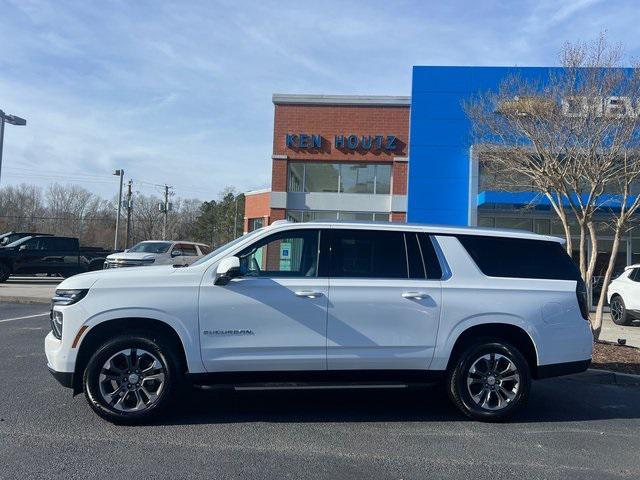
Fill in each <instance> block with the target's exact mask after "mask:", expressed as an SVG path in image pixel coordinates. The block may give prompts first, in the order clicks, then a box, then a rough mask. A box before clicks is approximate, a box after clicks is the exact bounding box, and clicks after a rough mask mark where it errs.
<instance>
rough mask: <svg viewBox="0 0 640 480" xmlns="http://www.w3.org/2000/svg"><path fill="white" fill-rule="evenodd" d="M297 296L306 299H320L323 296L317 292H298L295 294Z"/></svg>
mask: <svg viewBox="0 0 640 480" xmlns="http://www.w3.org/2000/svg"><path fill="white" fill-rule="evenodd" d="M293 293H295V294H296V297H304V298H318V297H321V296H322V295H323V294H322V292H319V291H317V290H297V291H295V292H293Z"/></svg>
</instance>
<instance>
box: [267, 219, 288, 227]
mask: <svg viewBox="0 0 640 480" xmlns="http://www.w3.org/2000/svg"><path fill="white" fill-rule="evenodd" d="M287 223H291V222H290V221H289V220H276V221H275V222H271V226H272V227H273V226H275V225H285V224H287Z"/></svg>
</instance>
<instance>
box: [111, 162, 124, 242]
mask: <svg viewBox="0 0 640 480" xmlns="http://www.w3.org/2000/svg"><path fill="white" fill-rule="evenodd" d="M113 174H114V175H116V176H119V177H120V190H119V193H118V216H117V217H116V236H115V239H114V240H113V249H114V250H118V233H120V213H121V212H122V182H123V180H124V170H116V171H115V172H113Z"/></svg>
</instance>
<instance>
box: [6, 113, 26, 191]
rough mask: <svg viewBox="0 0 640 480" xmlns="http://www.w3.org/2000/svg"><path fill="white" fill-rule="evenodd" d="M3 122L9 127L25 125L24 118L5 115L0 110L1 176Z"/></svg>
mask: <svg viewBox="0 0 640 480" xmlns="http://www.w3.org/2000/svg"><path fill="white" fill-rule="evenodd" d="M5 122H6V123H10V124H11V125H17V126H19V127H22V126H24V125H26V124H27V121H26V120H25V119H24V118H20V117H16V116H15V115H7V114H6V113H4V112H3V111H2V110H0V175H2V147H3V146H4V124H5ZM0 178H1V177H0Z"/></svg>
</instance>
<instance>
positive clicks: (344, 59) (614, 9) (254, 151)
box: [0, 0, 640, 200]
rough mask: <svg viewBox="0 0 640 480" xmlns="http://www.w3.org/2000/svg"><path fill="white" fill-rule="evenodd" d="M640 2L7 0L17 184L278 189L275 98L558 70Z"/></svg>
mask: <svg viewBox="0 0 640 480" xmlns="http://www.w3.org/2000/svg"><path fill="white" fill-rule="evenodd" d="M639 24H640V8H638V2H637V1H633V0H629V1H622V0H621V1H614V0H610V1H599V0H566V1H557V0H551V1H548V0H538V1H524V2H521V1H504V0H501V1H492V0H483V1H477V0H474V1H426V0H425V1H420V0H413V1H392V0H382V1H378V0H371V1H364V0H363V1H348V0H337V1H322V0H314V1H304V0H296V1H285V0H277V1H270V0H258V1H249V0H246V1H243V0H230V1H214V0H207V1H205V0H203V1H195V0H193V1H192V0H182V1H177V0H176V1H160V0H136V1H133V0H128V1H109V0H102V1H90V0H77V1H64V0H56V1H41V0H0V32H2V35H1V37H0V109H2V110H4V111H5V112H6V113H12V114H16V115H19V116H21V117H24V118H26V119H27V122H28V123H27V126H26V127H16V126H12V125H8V126H7V127H6V130H5V144H4V159H3V165H2V173H1V175H2V177H1V184H0V185H2V186H5V185H10V184H17V183H22V182H26V183H30V184H38V185H47V184H50V183H52V182H60V183H74V184H78V185H82V186H84V187H85V188H87V189H89V190H91V191H94V192H95V193H98V194H100V195H102V196H104V197H105V198H111V197H112V196H113V195H115V194H116V193H117V187H118V179H117V177H115V176H113V175H112V173H113V171H114V170H115V169H124V170H125V180H128V179H129V178H131V179H133V181H134V189H135V190H137V191H140V192H142V193H145V194H151V193H159V192H160V188H159V187H158V186H156V185H162V184H169V185H171V186H172V187H173V192H174V193H175V195H177V196H180V197H184V198H200V199H202V200H210V199H213V198H216V197H217V196H218V193H219V192H220V191H221V190H222V189H224V188H225V187H227V186H232V187H235V188H236V189H237V190H238V191H247V190H252V189H258V188H265V187H268V186H270V183H271V153H272V145H273V104H272V101H271V97H272V94H273V93H307V94H348V95H356V94H357V95H359V94H374V95H378V94H379V95H410V93H411V69H412V66H413V65H505V66H513V65H519V66H539V65H542V66H546V65H557V64H558V53H559V51H560V49H561V48H562V45H563V44H564V43H565V42H567V41H569V42H577V41H584V40H594V39H596V38H597V37H598V35H599V34H600V32H602V31H606V32H607V37H608V39H609V41H610V42H612V43H617V42H621V43H622V44H624V46H625V48H626V51H627V53H628V55H629V57H630V58H631V59H634V58H638V57H639V55H638V54H640V36H638V35H637V28H638V25H639Z"/></svg>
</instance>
